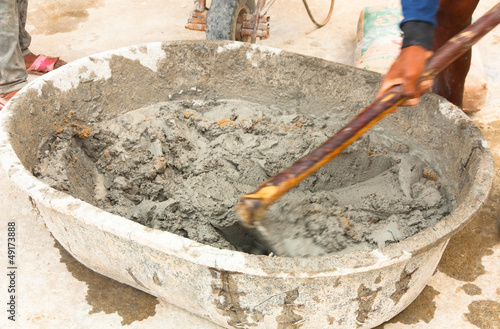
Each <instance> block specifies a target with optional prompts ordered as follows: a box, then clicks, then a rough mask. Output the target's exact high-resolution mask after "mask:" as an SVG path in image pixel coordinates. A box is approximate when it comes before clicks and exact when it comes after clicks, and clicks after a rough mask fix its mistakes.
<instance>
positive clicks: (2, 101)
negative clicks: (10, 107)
mask: <svg viewBox="0 0 500 329" xmlns="http://www.w3.org/2000/svg"><path fill="white" fill-rule="evenodd" d="M18 91H19V90H14V91H11V92H9V93H6V94H2V97H0V111H1V110H2V109H3V108H4V107H5V105H7V103H8V102H9V101H10V99H11V98H12V97H14V95H15V94H17V92H18Z"/></svg>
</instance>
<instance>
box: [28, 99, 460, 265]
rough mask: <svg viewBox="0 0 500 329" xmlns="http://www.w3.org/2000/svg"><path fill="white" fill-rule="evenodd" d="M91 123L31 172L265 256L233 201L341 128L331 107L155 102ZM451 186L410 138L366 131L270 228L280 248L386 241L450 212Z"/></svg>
mask: <svg viewBox="0 0 500 329" xmlns="http://www.w3.org/2000/svg"><path fill="white" fill-rule="evenodd" d="M87 128H88V129H89V130H90V131H87V130H86V131H87V134H85V135H84V136H82V134H81V133H79V132H78V131H77V130H75V128H74V125H72V124H71V123H69V124H68V126H67V127H60V129H58V131H57V132H56V133H55V134H54V138H53V140H52V141H48V142H47V143H45V146H44V148H43V151H44V152H42V154H41V156H40V165H39V166H37V167H36V168H35V169H34V174H35V175H36V176H38V177H40V178H42V179H43V180H45V181H46V182H47V183H49V184H50V185H52V186H54V187H55V188H58V189H60V190H63V191H66V192H68V193H70V194H72V195H74V196H76V197H78V198H80V199H82V200H84V201H87V202H90V203H92V204H94V205H96V206H98V207H100V208H103V209H105V210H107V211H110V212H112V213H115V214H119V215H121V216H124V217H126V218H129V219H131V220H134V221H137V222H139V223H141V224H143V225H146V226H149V227H152V228H156V229H161V230H167V231H169V232H172V233H175V234H178V235H181V236H184V237H188V238H190V239H193V240H195V241H199V242H201V243H206V244H209V245H212V246H215V247H219V248H229V249H238V250H243V251H247V252H260V251H259V250H256V249H255V246H254V245H253V244H252V241H251V239H250V238H249V237H248V236H246V235H245V232H244V231H243V230H242V229H241V228H240V227H239V225H238V224H237V221H236V217H235V214H234V211H233V208H234V205H235V204H236V203H237V202H238V201H239V198H240V196H241V195H243V194H245V193H248V192H251V191H252V190H254V189H255V187H256V186H257V185H258V184H259V183H261V182H262V181H264V180H266V179H267V178H269V177H270V176H272V175H274V174H276V173H278V172H280V171H281V170H283V169H285V168H286V167H288V166H290V165H291V164H292V163H293V162H294V161H296V160H297V159H299V158H300V157H302V156H304V155H306V154H307V153H309V152H310V151H311V150H312V149H313V148H314V147H316V146H318V145H319V144H320V143H322V142H323V141H324V140H326V139H327V138H328V137H329V136H331V135H333V134H334V133H335V132H336V131H337V130H338V129H339V128H340V126H339V124H338V122H336V121H335V120H333V119H331V118H330V117H329V115H328V114H326V115H323V116H321V117H314V116H309V115H305V114H303V113H297V112H296V111H295V110H293V109H287V110H283V109H277V108H267V107H264V106H263V105H260V104H255V103H248V102H241V101H229V100H228V101H226V100H217V101H215V100H211V101H182V102H166V103H161V104H155V105H153V106H151V107H148V108H143V109H139V110H135V111H131V112H128V113H126V114H123V115H121V116H119V117H117V118H115V119H113V120H111V121H107V122H101V123H99V124H96V125H93V126H88V127H87ZM445 183H446V182H441V180H440V178H439V176H438V175H437V173H436V172H434V171H433V170H432V168H430V167H429V166H428V165H427V164H426V163H425V162H423V161H422V160H421V159H419V158H418V157H416V156H415V155H412V152H411V150H410V149H409V148H408V147H407V146H406V145H404V144H401V143H398V142H395V141H393V140H389V139H388V138H385V137H383V136H381V135H376V134H368V135H365V136H364V137H363V138H361V139H360V140H358V141H357V142H355V143H354V144H353V145H351V146H350V147H349V148H347V149H346V150H345V151H344V152H343V154H341V155H340V156H339V157H337V158H336V159H334V160H333V161H332V162H331V163H329V164H328V165H326V166H325V167H323V168H322V169H320V170H319V171H318V172H317V173H316V174H314V175H313V176H311V177H310V178H308V179H307V180H305V181H304V182H303V183H302V184H300V186H299V187H298V188H296V189H294V190H292V191H291V192H289V193H288V194H287V195H285V196H284V197H283V198H282V199H281V200H279V201H278V202H277V203H276V204H275V205H273V207H271V209H270V210H269V213H268V216H267V218H272V220H269V221H268V227H269V229H270V230H271V231H273V230H274V232H275V233H276V234H275V235H276V236H277V237H278V239H277V241H275V242H276V244H280V248H282V249H283V253H282V255H291V256H313V255H324V254H329V253H336V252H348V251H350V250H360V249H372V248H378V247H383V246H385V245H386V244H388V243H393V242H398V241H401V240H403V239H404V238H406V237H408V236H411V235H413V234H415V233H417V232H419V231H420V230H422V229H424V228H426V227H428V226H429V225H433V224H435V223H436V222H437V221H439V220H440V219H441V218H442V217H443V216H445V215H447V214H448V213H449V212H450V210H451V206H452V201H450V199H449V198H448V197H447V196H446V195H444V192H443V190H444V189H443V188H442V186H441V185H442V184H445ZM297 246H300V248H297Z"/></svg>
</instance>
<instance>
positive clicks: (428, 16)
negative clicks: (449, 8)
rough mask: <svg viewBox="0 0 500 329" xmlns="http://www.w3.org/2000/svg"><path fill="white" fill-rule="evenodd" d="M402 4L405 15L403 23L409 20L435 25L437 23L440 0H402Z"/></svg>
mask: <svg viewBox="0 0 500 329" xmlns="http://www.w3.org/2000/svg"><path fill="white" fill-rule="evenodd" d="M401 6H402V7H403V17H404V18H403V20H402V21H401V24H403V23H404V22H407V21H422V22H428V23H431V24H432V25H433V26H434V27H435V26H436V25H437V20H436V13H437V11H438V9H439V0H401Z"/></svg>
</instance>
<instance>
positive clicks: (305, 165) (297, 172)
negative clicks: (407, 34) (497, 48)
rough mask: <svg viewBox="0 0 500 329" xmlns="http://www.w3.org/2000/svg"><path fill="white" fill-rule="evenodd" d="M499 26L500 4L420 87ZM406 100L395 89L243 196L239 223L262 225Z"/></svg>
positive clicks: (436, 63)
mask: <svg viewBox="0 0 500 329" xmlns="http://www.w3.org/2000/svg"><path fill="white" fill-rule="evenodd" d="M499 23H500V3H499V4H497V5H496V6H495V7H493V8H492V9H491V10H490V11H488V12H487V13H486V14H485V15H483V16H482V17H481V18H479V19H478V20H477V21H476V22H474V23H473V24H471V25H470V26H469V27H467V28H466V29H464V30H463V31H462V32H460V33H459V34H458V35H456V36H455V37H453V38H451V39H450V40H449V41H448V42H446V43H445V44H444V45H443V46H442V47H440V48H439V49H438V50H437V51H436V52H435V53H434V54H433V55H432V57H431V58H430V59H429V62H428V64H427V66H426V68H425V70H424V73H423V74H422V76H421V78H420V80H419V81H420V83H421V82H422V81H425V80H431V79H433V78H434V77H435V76H436V75H437V74H438V73H439V72H441V71H442V70H443V69H445V68H446V67H447V66H449V65H450V64H451V63H452V62H453V61H454V60H455V59H457V58H458V57H460V56H461V55H463V54H464V53H465V52H467V51H468V50H469V49H470V48H471V47H472V45H474V44H475V43H476V42H477V41H478V40H479V39H481V38H482V37H483V36H484V35H486V34H487V33H488V32H489V31H491V30H492V29H493V28H494V27H495V26H497V25H498V24H499ZM406 99H407V98H406V97H405V96H403V89H402V86H401V85H397V86H394V87H392V88H391V89H389V90H388V91H387V92H386V93H384V94H383V95H382V96H380V97H379V98H377V99H376V100H375V101H374V102H373V103H372V104H371V105H370V106H368V107H367V108H365V109H364V110H363V111H362V112H361V113H359V114H358V115H357V116H356V117H355V118H354V119H353V120H352V121H350V122H349V123H348V124H347V125H346V126H344V127H343V128H342V129H341V130H340V131H338V132H337V133H336V134H335V135H333V136H332V137H330V138H329V139H328V140H327V141H325V142H324V143H323V144H321V145H320V146H319V147H318V148H316V149H315V150H313V151H312V152H311V153H309V154H308V155H306V156H305V157H303V158H301V159H300V160H298V161H296V162H295V163H294V164H293V165H291V166H290V167H289V168H287V169H285V170H284V171H282V172H281V173H279V174H277V175H276V176H273V177H271V178H269V179H268V180H266V181H265V182H263V183H261V184H260V185H259V187H258V188H257V190H255V191H254V192H252V193H250V194H246V195H244V196H243V197H242V198H241V200H240V202H239V203H238V205H236V213H237V214H238V215H239V217H240V223H241V224H243V225H244V226H247V227H253V226H256V225H259V224H260V222H261V221H262V220H263V219H264V215H265V211H266V209H267V208H268V207H269V206H270V205H271V204H272V203H274V202H275V201H276V200H277V199H279V198H280V197H281V196H282V195H283V194H285V193H286V192H288V191H289V190H290V189H292V188H293V187H295V186H296V185H298V184H299V183H300V182H301V181H302V180H304V179H305V178H307V177H308V176H309V175H311V174H312V173H314V172H315V171H316V170H318V169H319V168H321V167H322V166H323V165H325V164H326V163H327V162H328V161H330V160H332V159H333V158H334V157H335V156H337V155H338V154H339V153H340V152H341V151H342V150H343V149H344V148H346V147H347V146H349V145H350V144H351V143H353V142H354V141H355V140H357V139H358V138H359V137H360V136H361V135H362V134H363V133H365V132H366V131H367V130H369V129H370V128H371V127H373V126H374V125H375V124H376V123H377V122H379V121H380V120H381V119H382V118H384V117H385V116H386V115H387V114H389V113H391V112H393V111H394V109H395V108H396V107H397V106H399V105H401V104H402V103H403V102H404V101H405V100H406Z"/></svg>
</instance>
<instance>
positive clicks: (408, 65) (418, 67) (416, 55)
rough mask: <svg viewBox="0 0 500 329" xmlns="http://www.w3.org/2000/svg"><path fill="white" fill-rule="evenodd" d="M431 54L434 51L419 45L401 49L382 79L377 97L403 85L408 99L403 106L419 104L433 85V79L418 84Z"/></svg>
mask: <svg viewBox="0 0 500 329" xmlns="http://www.w3.org/2000/svg"><path fill="white" fill-rule="evenodd" d="M431 55H432V51H430V50H427V49H426V48H424V47H422V46H418V45H415V46H409V47H405V48H403V49H401V53H400V54H399V56H398V58H396V60H395V61H394V63H393V64H392V66H391V68H390V69H389V71H388V72H387V73H386V75H385V76H384V78H383V79H382V83H381V85H380V89H379V92H378V94H377V98H378V97H380V96H382V95H383V94H384V93H385V92H387V91H388V90H389V89H390V88H391V87H393V86H395V85H402V86H403V94H404V95H405V96H406V97H407V98H408V100H406V102H404V103H403V104H402V105H401V106H413V105H417V104H418V102H419V100H420V96H422V95H423V94H425V93H426V92H428V91H429V90H430V89H431V87H432V80H426V81H424V82H422V83H421V84H420V85H418V84H417V82H418V79H419V78H420V76H421V75H422V72H423V71H424V69H425V65H426V64H427V60H428V59H429V57H431Z"/></svg>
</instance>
